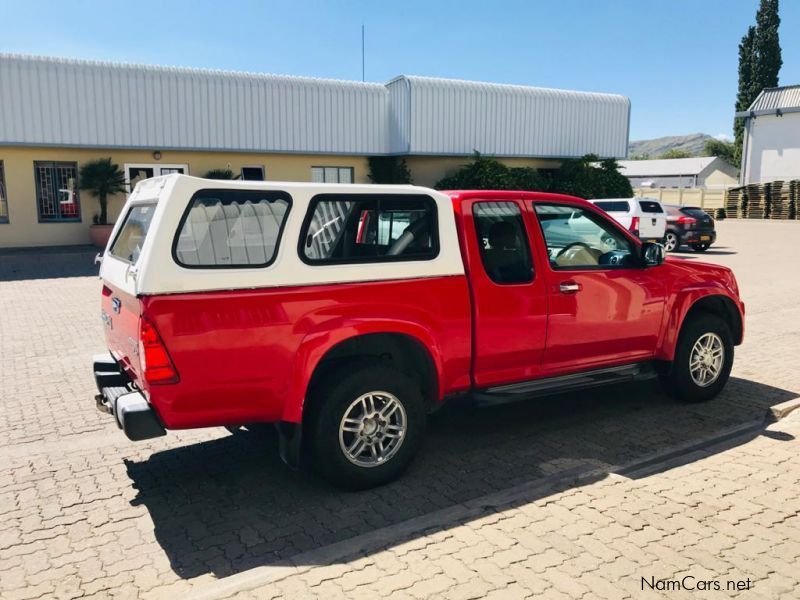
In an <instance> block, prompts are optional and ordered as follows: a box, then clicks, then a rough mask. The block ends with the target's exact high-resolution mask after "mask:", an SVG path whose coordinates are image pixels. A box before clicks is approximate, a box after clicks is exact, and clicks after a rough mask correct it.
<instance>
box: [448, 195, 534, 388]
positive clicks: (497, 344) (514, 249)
mask: <svg viewBox="0 0 800 600" xmlns="http://www.w3.org/2000/svg"><path fill="white" fill-rule="evenodd" d="M524 211H525V207H524V204H523V203H522V202H521V201H515V200H511V201H496V200H493V201H488V200H468V201H465V203H464V206H463V216H464V231H465V238H466V239H465V245H466V248H465V256H466V258H467V267H468V270H469V278H470V285H471V290H472V302H473V315H474V336H475V338H474V350H473V373H474V380H475V385H476V386H477V387H487V386H490V385H494V384H497V383H509V382H513V381H522V380H526V379H532V378H534V377H536V375H537V374H538V372H539V370H540V368H541V366H540V365H541V360H542V353H543V351H544V345H545V333H546V328H547V294H546V287H545V282H544V278H543V277H542V274H541V273H538V272H537V269H536V268H535V263H534V260H533V253H532V252H531V244H530V240H531V231H530V229H529V225H528V223H527V220H526V219H523V212H524Z"/></svg>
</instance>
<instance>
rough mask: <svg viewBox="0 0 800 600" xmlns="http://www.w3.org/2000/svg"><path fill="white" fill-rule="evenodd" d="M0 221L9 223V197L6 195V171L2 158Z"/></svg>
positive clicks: (0, 161)
mask: <svg viewBox="0 0 800 600" xmlns="http://www.w3.org/2000/svg"><path fill="white" fill-rule="evenodd" d="M0 223H8V197H7V196H6V171H5V169H4V168H3V161H2V160H0Z"/></svg>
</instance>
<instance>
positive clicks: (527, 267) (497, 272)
mask: <svg viewBox="0 0 800 600" xmlns="http://www.w3.org/2000/svg"><path fill="white" fill-rule="evenodd" d="M472 214H473V218H474V220H475V231H476V233H477V237H478V246H479V249H480V253H481V260H482V262H483V267H484V269H485V270H486V274H487V275H489V277H490V278H491V280H492V281H494V282H495V283H499V284H504V285H507V284H513V283H528V282H530V281H533V262H532V260H531V249H530V245H529V244H528V237H527V235H526V234H525V224H524V223H523V221H522V214H521V213H520V210H519V207H518V206H517V205H516V204H515V203H514V202H477V203H475V204H473V207H472Z"/></svg>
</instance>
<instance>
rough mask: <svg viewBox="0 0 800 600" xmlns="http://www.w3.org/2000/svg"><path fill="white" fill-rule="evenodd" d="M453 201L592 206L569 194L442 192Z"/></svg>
mask: <svg viewBox="0 0 800 600" xmlns="http://www.w3.org/2000/svg"><path fill="white" fill-rule="evenodd" d="M440 191H441V193H442V194H446V195H448V196H450V198H452V199H453V201H454V202H455V201H461V200H470V199H472V198H480V199H481V200H533V201H534V202H536V201H539V202H553V201H562V202H563V201H569V202H572V203H578V204H586V205H587V206H589V205H591V203H590V202H589V201H588V200H584V199H583V198H578V197H577V196H569V195H567V194H552V193H550V192H530V191H523V190H440Z"/></svg>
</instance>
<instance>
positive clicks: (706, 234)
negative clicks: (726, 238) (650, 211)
mask: <svg viewBox="0 0 800 600" xmlns="http://www.w3.org/2000/svg"><path fill="white" fill-rule="evenodd" d="M664 208H665V209H666V211H667V232H666V234H665V235H664V248H665V249H666V250H667V252H675V251H676V250H677V249H678V248H680V247H681V246H683V245H686V246H690V247H691V248H692V249H693V250H694V251H695V252H705V251H706V250H708V247H709V246H711V244H713V243H714V242H716V241H717V232H716V230H715V229H714V219H713V218H712V217H711V215H710V214H708V213H707V212H705V211H704V210H703V209H702V208H698V207H696V206H670V205H668V204H665V205H664Z"/></svg>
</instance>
